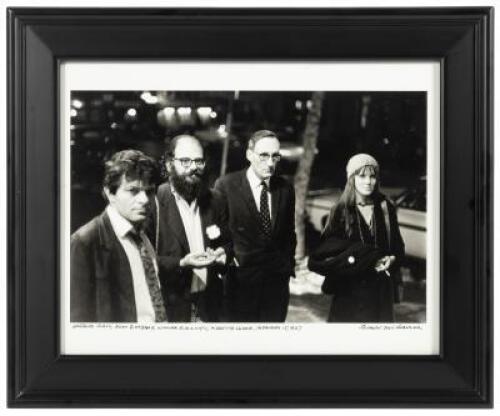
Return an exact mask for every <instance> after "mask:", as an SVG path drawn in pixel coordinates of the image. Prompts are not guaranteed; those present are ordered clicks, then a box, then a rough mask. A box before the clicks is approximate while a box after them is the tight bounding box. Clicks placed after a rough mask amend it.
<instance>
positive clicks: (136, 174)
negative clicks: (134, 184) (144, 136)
mask: <svg viewBox="0 0 500 416" xmlns="http://www.w3.org/2000/svg"><path fill="white" fill-rule="evenodd" d="M123 175H125V178H126V179H127V180H135V179H141V180H148V181H149V182H153V183H154V182H155V180H156V175H157V166H156V163H155V161H154V160H153V159H152V158H150V157H149V156H146V155H145V154H144V153H142V152H141V151H139V150H130V149H129V150H122V151H121V152H117V153H115V154H114V155H113V156H112V157H111V159H110V160H108V161H107V162H106V163H105V165H104V180H103V186H104V187H106V188H108V189H109V192H110V193H112V194H114V193H115V192H116V190H117V189H118V187H119V186H120V184H121V181H122V177H123Z"/></svg>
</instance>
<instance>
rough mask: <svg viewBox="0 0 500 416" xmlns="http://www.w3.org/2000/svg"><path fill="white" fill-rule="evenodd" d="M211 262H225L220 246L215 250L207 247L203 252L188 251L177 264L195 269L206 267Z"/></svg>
mask: <svg viewBox="0 0 500 416" xmlns="http://www.w3.org/2000/svg"><path fill="white" fill-rule="evenodd" d="M213 263H218V264H225V263H226V252H225V251H224V249H223V248H222V247H218V248H216V249H215V250H214V249H212V248H208V249H207V250H206V251H204V252H203V253H188V254H186V255H185V256H184V257H183V258H182V259H181V261H180V263H179V264H180V266H181V267H190V268H193V269H197V268H202V267H208V266H210V265H211V264H213Z"/></svg>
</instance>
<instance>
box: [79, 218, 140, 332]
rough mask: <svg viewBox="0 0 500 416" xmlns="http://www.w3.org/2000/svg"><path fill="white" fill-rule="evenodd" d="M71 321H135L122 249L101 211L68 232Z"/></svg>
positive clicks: (131, 287)
mask: <svg viewBox="0 0 500 416" xmlns="http://www.w3.org/2000/svg"><path fill="white" fill-rule="evenodd" d="M70 259H71V260H70V261H71V286H70V292H71V301H70V310H71V312H70V321H71V322H136V321H137V313H136V307H135V295H134V285H133V281H132V272H131V270H130V266H129V262H128V258H127V255H126V254H125V250H124V249H123V247H122V245H121V244H120V242H119V241H118V238H117V237H116V234H115V232H114V230H113V228H112V226H111V222H110V220H109V217H108V214H107V213H106V212H103V213H102V214H101V215H99V216H97V217H95V218H94V219H92V220H91V221H90V222H88V223H87V224H85V225H84V226H82V227H81V228H79V229H78V230H77V231H76V232H75V233H74V234H73V235H72V236H71V256H70Z"/></svg>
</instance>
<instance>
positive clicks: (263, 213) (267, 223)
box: [259, 181, 271, 237]
mask: <svg viewBox="0 0 500 416" xmlns="http://www.w3.org/2000/svg"><path fill="white" fill-rule="evenodd" d="M261 185H262V189H261V191H260V212H259V215H260V221H261V223H262V229H263V230H264V234H265V235H266V237H271V214H269V202H268V199H267V184H266V182H264V181H262V183H261Z"/></svg>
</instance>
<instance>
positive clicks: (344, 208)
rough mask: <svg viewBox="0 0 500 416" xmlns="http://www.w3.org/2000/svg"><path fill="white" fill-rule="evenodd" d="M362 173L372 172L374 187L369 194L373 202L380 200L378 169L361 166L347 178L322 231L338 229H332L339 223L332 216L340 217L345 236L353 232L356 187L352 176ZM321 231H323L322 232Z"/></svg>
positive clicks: (381, 196)
mask: <svg viewBox="0 0 500 416" xmlns="http://www.w3.org/2000/svg"><path fill="white" fill-rule="evenodd" d="M363 174H373V175H375V178H376V183H375V189H374V190H373V193H372V195H371V198H372V200H373V202H374V203H377V202H379V201H381V200H382V199H383V198H384V196H383V195H382V194H381V193H380V175H379V171H378V169H376V168H375V167H374V166H371V165H366V166H362V167H360V168H359V169H357V170H356V171H354V173H353V174H352V175H351V176H349V178H347V182H346V184H345V187H344V191H343V192H342V195H341V196H340V198H339V202H338V203H337V205H334V206H333V207H332V209H331V211H330V215H329V217H328V221H327V224H326V227H325V230H324V232H326V231H327V230H329V231H330V232H332V231H333V232H335V231H339V230H334V227H335V226H338V225H339V224H334V223H333V222H334V217H336V218H340V219H341V221H340V224H342V226H343V228H344V229H343V230H342V231H343V232H344V233H345V235H346V236H347V237H351V236H352V235H353V232H354V227H356V221H357V215H356V187H355V185H354V177H355V176H356V175H363ZM324 232H323V233H324Z"/></svg>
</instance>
